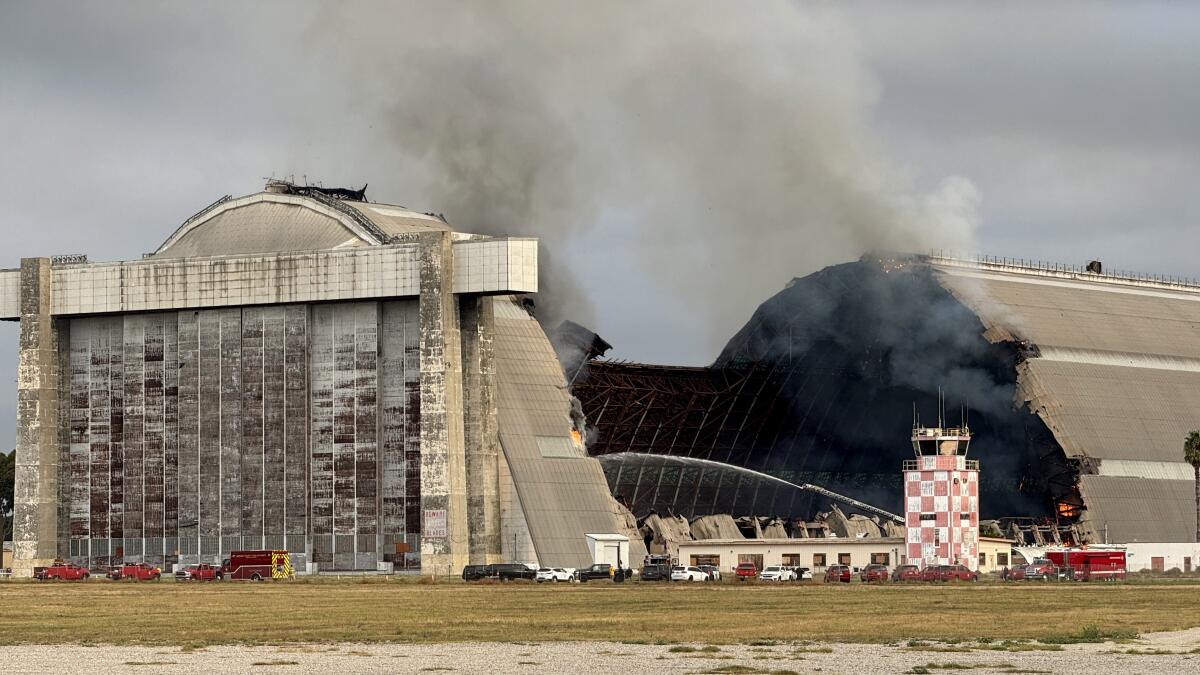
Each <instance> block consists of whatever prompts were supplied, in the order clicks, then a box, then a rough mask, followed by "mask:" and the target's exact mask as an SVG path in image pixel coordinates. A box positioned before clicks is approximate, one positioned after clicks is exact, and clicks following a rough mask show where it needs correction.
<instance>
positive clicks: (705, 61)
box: [307, 0, 979, 342]
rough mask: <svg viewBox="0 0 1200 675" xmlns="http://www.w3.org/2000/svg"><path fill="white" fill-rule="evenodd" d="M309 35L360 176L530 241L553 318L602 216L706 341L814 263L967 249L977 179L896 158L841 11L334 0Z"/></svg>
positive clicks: (505, 0) (582, 295)
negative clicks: (706, 330)
mask: <svg viewBox="0 0 1200 675" xmlns="http://www.w3.org/2000/svg"><path fill="white" fill-rule="evenodd" d="M310 34H311V45H307V46H308V47H309V48H310V49H311V51H310V53H311V55H312V56H313V57H314V64H316V65H315V66H314V70H313V71H312V73H313V76H318V77H325V78H330V79H331V80H336V81H337V82H338V85H337V89H338V91H340V92H343V93H346V94H348V95H349V96H351V97H352V100H353V101H354V108H355V109H356V110H359V111H361V112H360V113H359V114H360V115H361V118H362V120H363V121H365V123H367V124H369V125H371V126H373V127H374V129H375V133H380V132H382V135H381V136H380V144H379V148H378V152H379V153H380V156H381V157H382V158H383V159H382V160H381V159H379V158H375V159H372V160H368V161H369V162H374V164H375V166H372V167H370V168H371V170H372V171H374V172H379V171H383V172H388V171H391V172H393V173H397V172H403V173H404V174H405V175H406V179H405V180H407V181H409V184H407V185H405V186H402V189H403V194H408V195H417V198H418V199H420V200H421V201H422V202H423V203H425V204H428V205H430V207H431V208H435V209H437V210H438V211H444V212H445V213H446V215H447V217H448V218H449V219H450V221H451V222H452V223H455V224H456V225H458V226H459V227H462V228H464V229H468V230H474V231H481V232H499V233H509V234H531V235H536V236H539V237H541V238H542V240H543V242H544V246H543V255H544V259H543V268H544V272H548V273H549V274H550V275H551V276H549V277H544V278H543V282H542V284H543V291H544V293H543V295H544V296H546V297H542V298H540V300H539V304H540V305H542V306H543V307H545V306H546V305H547V304H550V305H552V306H553V308H554V309H556V310H557V311H558V312H560V313H561V314H562V315H563V316H566V317H570V318H575V319H577V320H580V321H583V322H588V321H590V320H591V318H592V317H590V316H589V315H588V311H587V296H588V293H587V292H586V291H584V290H582V289H580V288H579V287H578V286H577V285H576V284H575V283H574V282H573V280H572V278H571V275H570V274H569V273H567V272H566V269H567V268H568V267H570V264H569V263H570V261H565V260H563V259H562V258H561V256H562V255H564V252H565V251H567V250H568V248H567V246H566V243H567V242H568V241H569V240H570V238H571V237H574V236H577V235H579V234H580V233H581V232H583V231H585V230H588V229H589V228H594V227H596V226H597V223H599V222H601V221H603V220H604V219H605V218H610V219H611V218H614V217H615V218H619V219H621V220H623V221H626V222H632V223H634V225H635V228H634V231H635V232H637V235H636V241H632V242H629V244H630V245H629V246H628V251H629V252H630V254H631V255H635V256H638V260H639V262H640V266H641V268H642V269H643V270H644V272H645V273H646V274H647V275H649V276H650V277H651V278H652V279H653V280H655V281H656V282H657V284H658V285H659V286H661V287H662V288H665V289H668V290H669V292H670V293H671V294H672V296H673V297H674V298H675V299H676V300H677V301H679V302H682V303H686V306H687V307H689V308H690V309H691V310H693V311H695V312H697V313H701V314H707V316H706V319H707V321H706V323H707V325H709V326H711V329H712V335H710V336H706V337H707V338H708V339H709V340H710V341H714V342H719V341H722V340H723V339H724V338H725V337H727V336H728V335H730V334H732V332H733V331H734V330H735V329H736V327H737V326H738V325H739V324H740V323H741V321H743V320H744V319H745V316H746V312H747V310H748V309H749V307H752V306H753V304H754V303H756V302H757V301H758V300H759V299H761V298H764V297H766V296H767V295H769V294H770V293H772V292H774V291H775V290H777V289H778V288H779V287H780V286H782V285H783V284H784V283H785V282H786V281H787V280H788V279H790V278H792V277H794V276H800V275H803V274H806V273H808V272H811V271H814V270H816V269H818V268H820V267H822V266H824V265H826V264H830V263H834V262H840V261H845V260H850V259H854V258H857V257H858V256H859V255H861V254H862V253H864V252H866V251H869V250H892V251H917V252H919V251H923V250H927V249H951V250H959V251H971V250H974V245H973V242H974V233H975V229H976V227H977V225H978V221H979V217H978V214H977V206H978V202H979V194H978V192H977V190H976V189H975V187H974V186H973V185H972V184H971V182H970V181H968V180H967V179H965V178H961V177H956V176H954V177H949V178H946V179H945V180H943V181H942V182H941V184H940V185H938V186H936V187H935V188H933V189H931V190H922V189H920V188H919V187H918V185H917V178H916V177H915V176H914V173H913V172H912V171H911V170H910V169H909V168H908V167H907V166H906V165H905V163H903V162H898V161H896V159H894V158H893V157H892V156H891V155H890V153H889V152H888V149H887V148H886V147H885V144H884V143H883V141H882V139H881V138H880V136H879V135H878V134H877V133H876V132H875V130H874V125H875V121H874V120H872V117H871V116H872V112H873V111H874V109H875V106H876V104H877V102H878V100H879V97H880V95H881V92H880V86H879V84H878V82H877V81H876V80H875V78H874V77H873V76H872V74H871V73H870V72H869V71H868V69H867V68H866V67H865V65H864V63H863V59H862V57H861V55H860V52H859V49H858V46H857V43H856V39H857V38H856V34H855V31H854V29H853V26H852V25H851V23H850V22H849V21H848V20H847V18H846V17H845V16H843V15H842V14H841V13H839V12H838V11H837V10H836V9H831V8H828V7H824V6H821V7H816V8H814V7H809V6H800V5H798V4H797V3H790V2H756V3H752V4H747V3H731V2H720V3H718V2H663V1H653V0H652V1H650V2H636V3H635V2H603V3H566V2H563V3H547V2H532V1H530V2H525V1H519V0H502V1H499V2H493V1H488V2H445V3H427V4H421V5H414V4H411V3H404V4H391V3H386V4H379V5H361V4H342V3H339V4H336V5H328V6H327V9H326V10H325V11H324V13H323V14H322V15H321V16H320V17H319V20H318V21H317V23H316V24H315V25H314V26H313V29H312V31H310ZM372 183H373V184H375V183H376V177H374V176H373V177H372ZM418 183H419V184H418ZM547 254H548V258H549V260H548V261H547V260H546V259H545V257H546V256H547ZM547 263H548V264H547ZM600 281H601V283H602V280H600ZM598 328H599V329H600V330H601V331H603V327H602V326H600V327H598Z"/></svg>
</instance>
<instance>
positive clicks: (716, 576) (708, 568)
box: [696, 565, 721, 581]
mask: <svg viewBox="0 0 1200 675" xmlns="http://www.w3.org/2000/svg"><path fill="white" fill-rule="evenodd" d="M696 567H699V568H700V569H702V570H704V571H705V572H707V573H708V579H709V581H720V580H721V569H720V568H719V567H717V566H716V565H697V566H696Z"/></svg>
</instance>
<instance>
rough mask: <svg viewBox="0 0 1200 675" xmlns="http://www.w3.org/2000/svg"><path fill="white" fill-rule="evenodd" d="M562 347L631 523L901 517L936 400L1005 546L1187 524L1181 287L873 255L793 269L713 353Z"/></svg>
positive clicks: (1196, 307) (1191, 371) (1156, 534)
mask: <svg viewBox="0 0 1200 675" xmlns="http://www.w3.org/2000/svg"><path fill="white" fill-rule="evenodd" d="M558 340H559V341H560V342H565V343H566V344H568V345H572V346H573V348H572V349H562V348H560V354H571V353H577V352H578V351H580V350H582V352H583V353H584V354H586V357H587V358H585V359H583V360H582V361H580V360H578V359H576V360H575V361H573V362H571V363H569V364H568V378H569V379H570V380H571V382H572V390H573V393H574V394H575V396H577V397H578V398H579V399H580V401H581V403H582V407H583V411H584V413H585V414H586V416H587V418H588V423H589V425H591V426H592V427H593V428H594V432H593V437H592V440H591V442H589V445H588V451H589V452H590V453H593V454H594V455H597V456H598V457H599V458H600V460H601V462H602V463H603V465H604V468H605V473H606V475H607V477H608V482H609V486H610V488H611V489H612V491H613V494H614V495H615V496H616V497H617V499H618V500H620V501H622V502H624V503H625V504H626V505H627V506H629V508H630V509H631V510H632V511H633V512H634V514H635V515H636V516H638V517H639V518H645V517H647V516H648V515H650V514H662V515H670V516H675V517H679V516H682V517H684V518H696V517H701V516H706V515H709V514H717V513H721V514H729V515H731V516H733V517H736V518H746V517H753V518H760V519H762V518H766V519H770V518H791V519H797V520H799V521H803V520H805V519H808V518H811V517H813V516H814V514H816V513H818V512H820V511H822V510H826V509H829V508H830V507H831V505H832V504H837V503H841V504H843V505H844V504H845V500H844V499H841V500H839V498H840V497H842V496H843V495H844V496H848V497H850V498H853V499H857V500H861V501H863V502H867V503H869V504H873V505H875V506H876V507H881V508H882V509H886V510H899V509H900V505H901V503H902V495H903V494H904V491H903V485H902V483H901V480H902V474H901V472H900V467H901V463H902V462H903V460H905V459H907V458H910V457H911V452H912V451H911V448H910V447H909V444H908V443H907V439H908V437H909V435H910V432H911V429H912V428H913V426H914V422H915V420H914V417H915V416H920V415H922V414H926V416H927V417H928V418H932V417H934V414H933V413H934V411H935V410H938V409H940V408H939V406H940V403H939V400H940V399H941V397H942V396H944V397H945V398H946V399H947V400H950V401H961V402H962V403H961V405H962V408H961V412H960V409H959V408H958V407H957V406H954V409H953V410H951V411H949V412H948V413H947V415H948V416H949V417H950V418H951V421H953V422H954V423H958V422H959V421H960V420H959V419H958V417H959V415H961V416H962V418H963V419H962V420H961V421H963V422H965V423H967V424H969V426H970V427H971V430H972V432H974V436H975V441H974V443H973V448H974V453H973V454H974V456H975V457H976V458H977V459H978V460H979V462H980V466H981V471H980V485H979V490H980V508H981V511H982V513H981V516H982V517H983V518H985V519H991V520H996V521H999V522H998V525H999V527H1000V528H1002V529H1003V531H1004V534H1005V535H1008V536H1011V537H1013V538H1014V539H1016V540H1017V541H1018V542H1019V543H1029V544H1041V543H1056V542H1073V543H1100V542H1111V543H1127V542H1138V541H1141V542H1186V541H1193V539H1194V536H1195V494H1194V481H1193V470H1192V467H1191V466H1190V465H1188V464H1186V463H1185V462H1184V461H1183V456H1182V443H1183V440H1184V438H1185V437H1186V435H1187V432H1188V431H1189V430H1190V429H1194V428H1196V427H1198V426H1200V413H1198V412H1197V411H1200V284H1197V283H1196V282H1193V281H1191V280H1183V279H1173V278H1161V277H1148V276H1141V275H1135V274H1125V273H1115V274H1114V273H1105V272H1103V270H1102V268H1101V266H1100V265H1099V264H1098V263H1093V264H1090V265H1088V266H1087V267H1084V268H1080V267H1072V266H1066V265H1054V264H1044V263H1035V262H1031V261H1016V260H1008V259H960V258H954V257H949V256H944V255H928V256H918V257H882V256H867V257H864V258H863V259H861V260H859V261H857V262H852V263H847V264H843V265H836V266H833V267H829V268H826V269H824V270H821V271H819V272H817V273H815V274H812V275H809V276H807V277H804V278H799V279H794V280H793V281H792V282H791V283H789V284H788V285H787V287H786V288H785V289H784V290H782V291H780V292H779V293H778V294H776V295H775V296H774V297H772V298H770V299H768V300H767V301H766V302H764V303H763V304H762V305H761V306H760V307H759V308H758V310H757V311H756V312H755V313H754V315H753V317H752V318H751V319H750V321H749V323H748V324H747V325H746V326H745V327H744V328H742V329H741V330H740V331H739V332H738V333H737V334H736V335H735V336H734V337H733V338H732V339H731V340H730V341H729V343H728V344H727V345H726V346H725V348H724V350H723V351H722V352H721V354H720V356H719V357H718V358H717V359H716V361H715V362H714V364H713V365H712V366H711V367H707V368H682V367H671V366H658V365H649V364H637V363H625V362H620V361H613V360H605V359H603V358H601V357H602V354H603V352H604V351H605V350H606V348H607V343H604V342H603V341H602V340H599V339H598V338H597V339H591V338H588V337H587V334H586V332H582V333H581V332H580V331H579V330H578V329H577V328H576V329H574V330H571V331H565V332H563V333H561V334H560V336H559V337H558ZM940 392H942V393H940ZM926 421H931V420H929V419H926ZM680 458H694V459H696V460H701V461H695V462H681V461H679V459H680ZM768 478H769V479H770V480H768ZM801 485H816V486H822V487H824V488H826V492H825V493H822V492H821V491H818V490H803V489H796V487H797V486H801ZM787 486H792V487H787ZM858 510H859V512H862V513H870V511H863V510H861V509H858ZM876 515H877V516H878V514H876ZM885 519H886V518H885ZM801 529H802V528H801Z"/></svg>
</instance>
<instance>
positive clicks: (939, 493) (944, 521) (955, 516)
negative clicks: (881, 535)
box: [904, 455, 979, 570]
mask: <svg viewBox="0 0 1200 675" xmlns="http://www.w3.org/2000/svg"><path fill="white" fill-rule="evenodd" d="M972 465H974V462H972ZM916 467H917V468H916V469H907V470H905V472H904V474H905V475H904V495H905V524H906V525H907V531H908V535H907V543H906V545H905V552H906V557H907V561H908V563H909V564H913V565H920V566H922V567H924V566H926V565H953V564H963V565H966V566H967V567H968V568H970V569H972V570H975V569H977V568H978V567H979V471H978V470H977V469H974V468H971V469H968V468H967V459H966V457H963V456H961V455H949V456H946V455H929V456H922V457H918V458H917V461H916Z"/></svg>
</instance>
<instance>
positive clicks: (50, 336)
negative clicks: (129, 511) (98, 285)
mask: <svg viewBox="0 0 1200 675" xmlns="http://www.w3.org/2000/svg"><path fill="white" fill-rule="evenodd" d="M20 279H21V284H20V294H21V295H20V308H21V335H20V342H19V343H18V345H19V346H18V349H19V351H20V354H19V355H18V359H19V363H18V369H17V448H16V453H17V456H16V488H15V492H14V495H13V502H14V503H13V566H14V568H15V569H16V570H17V571H18V572H23V573H28V571H30V570H32V568H33V566H34V565H39V564H45V562H46V561H48V560H53V559H54V557H55V555H56V554H57V544H58V515H59V508H58V483H59V481H58V459H59V457H58V455H59V447H58V433H59V414H58V405H59V372H58V367H59V365H58V330H57V323H56V321H55V320H54V318H53V317H52V316H51V304H50V303H51V295H50V280H51V269H50V259H49V258H30V259H27V260H23V261H21V270H20Z"/></svg>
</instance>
